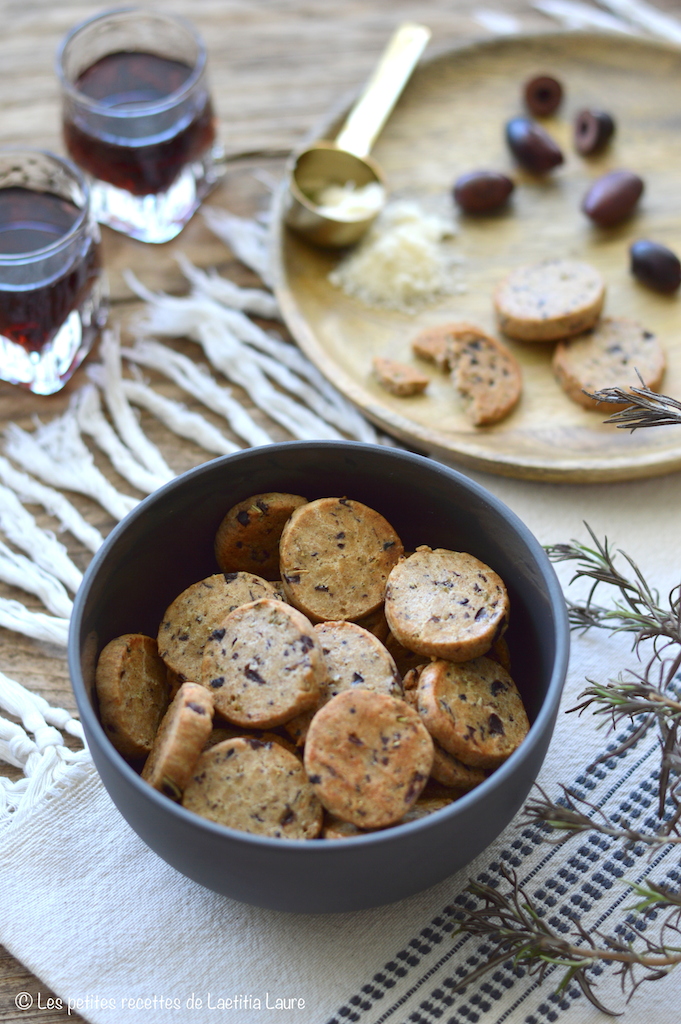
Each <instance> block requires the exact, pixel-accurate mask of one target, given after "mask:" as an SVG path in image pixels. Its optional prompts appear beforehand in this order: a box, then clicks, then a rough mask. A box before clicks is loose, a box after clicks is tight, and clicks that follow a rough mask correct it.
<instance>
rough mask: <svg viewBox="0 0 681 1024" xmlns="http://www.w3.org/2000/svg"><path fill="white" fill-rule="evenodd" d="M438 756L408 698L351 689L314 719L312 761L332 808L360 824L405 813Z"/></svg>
mask: <svg viewBox="0 0 681 1024" xmlns="http://www.w3.org/2000/svg"><path fill="white" fill-rule="evenodd" d="M432 763H433V743H432V740H431V738H430V736H429V734H428V730H427V729H426V728H425V726H424V724H423V722H422V721H421V719H420V718H419V716H418V714H417V713H416V712H415V711H414V710H413V709H412V708H410V707H409V705H408V704H406V703H405V702H404V701H403V700H400V699H399V698H396V697H390V696H389V695H388V694H385V693H372V692H371V691H370V690H361V689H358V690H349V691H348V690H346V691H345V692H344V693H339V694H338V695H337V696H336V697H333V698H332V699H331V700H330V701H329V702H328V704H325V705H324V707H323V708H321V710H320V711H318V712H317V714H316V715H315V717H314V718H313V720H312V724H311V725H310V729H309V731H308V734H307V742H306V744H305V769H306V771H307V774H308V778H309V780H310V782H311V783H312V785H313V787H314V790H315V792H316V793H317V796H318V797H319V799H320V800H321V802H322V804H323V805H324V807H325V808H326V809H327V811H330V812H331V814H335V815H336V816H337V817H339V818H342V819H343V820H344V821H349V822H351V823H352V824H353V825H357V826H358V827H359V828H382V827H383V826H385V825H391V824H393V822H396V821H399V820H400V819H401V818H403V817H404V815H405V814H406V813H407V811H408V810H409V809H410V808H411V807H412V805H413V804H414V803H415V802H416V800H417V799H418V797H419V795H420V793H421V791H422V789H423V787H424V786H425V784H426V782H427V781H428V776H429V775H430V769H431V767H432Z"/></svg>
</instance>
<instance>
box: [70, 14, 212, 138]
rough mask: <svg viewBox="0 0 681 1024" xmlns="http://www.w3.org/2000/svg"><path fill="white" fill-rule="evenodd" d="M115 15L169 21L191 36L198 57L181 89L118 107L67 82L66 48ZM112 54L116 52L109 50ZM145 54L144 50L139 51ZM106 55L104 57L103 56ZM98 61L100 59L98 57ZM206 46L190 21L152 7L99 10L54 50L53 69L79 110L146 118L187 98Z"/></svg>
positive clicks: (198, 75) (201, 68)
mask: <svg viewBox="0 0 681 1024" xmlns="http://www.w3.org/2000/svg"><path fill="white" fill-rule="evenodd" d="M118 14H142V15H145V16H147V17H149V16H151V17H154V18H159V19H161V20H164V21H168V22H172V23H173V24H175V25H179V26H180V27H181V28H183V29H184V31H185V32H186V33H187V34H188V35H189V36H191V38H192V39H193V40H194V42H195V43H196V47H197V55H196V60H195V61H194V65H193V67H192V70H191V74H190V75H189V77H188V78H187V80H186V81H185V82H184V83H183V84H182V85H181V86H180V88H179V89H175V90H174V91H173V92H171V93H168V95H167V96H164V97H163V99H160V100H150V101H149V102H148V103H137V104H134V105H130V106H120V107H107V106H105V105H104V104H103V103H101V102H100V101H99V100H95V99H93V98H92V97H91V96H86V94H85V93H83V92H81V91H80V90H79V89H78V88H77V87H76V86H75V85H74V84H73V82H70V81H69V79H68V78H67V76H66V73H65V71H64V66H63V62H64V55H65V53H66V49H67V47H68V46H69V45H70V44H71V43H72V42H73V40H74V39H75V38H76V36H77V35H78V34H79V33H80V32H82V31H83V30H84V29H86V28H88V27H89V26H90V25H93V24H95V23H96V22H98V21H104V20H105V19H106V18H111V17H112V16H113V15H118ZM111 52H112V53H114V52H117V51H113V50H112V51H111ZM140 52H144V51H140ZM104 56H106V54H105V55H104ZM100 59H101V58H100ZM206 59H207V55H206V47H205V44H204V42H203V39H202V38H201V36H200V35H199V32H198V30H197V29H196V28H195V27H194V26H193V25H192V23H191V22H190V21H188V20H187V19H186V18H183V17H182V16H181V15H179V14H166V13H165V12H163V11H157V10H154V9H153V8H147V7H112V8H109V9H108V10H106V11H101V12H100V13H99V14H94V15H92V16H91V17H89V18H85V19H84V20H83V21H80V22H79V23H78V24H77V25H74V27H73V28H72V29H71V30H70V32H68V33H67V34H66V35H65V36H64V38H63V39H62V41H61V43H60V44H59V46H58V47H57V53H56V55H55V70H56V73H57V78H58V79H59V83H60V85H61V88H62V91H63V92H64V93H67V94H68V95H69V96H70V97H71V99H73V100H75V101H76V102H77V103H78V104H79V105H80V106H81V107H86V108H87V109H88V110H91V111H92V112H94V113H97V114H102V115H105V116H106V117H113V118H121V119H123V118H130V117H134V116H138V117H147V116H149V115H150V114H156V113H161V112H163V111H166V110H170V109H172V107H174V106H175V105H176V104H177V103H179V102H181V101H182V100H183V99H185V98H186V96H187V95H188V94H189V93H190V92H191V91H192V89H193V88H194V86H195V85H196V84H197V82H198V81H199V80H200V78H201V76H202V75H203V73H204V71H205V69H206Z"/></svg>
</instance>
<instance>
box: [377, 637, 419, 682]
mask: <svg viewBox="0 0 681 1024" xmlns="http://www.w3.org/2000/svg"><path fill="white" fill-rule="evenodd" d="M384 642H385V647H386V650H387V651H388V653H389V654H391V655H392V657H393V659H394V661H395V664H396V665H397V671H398V672H399V673H400V675H401V676H402V682H403V683H404V681H405V679H406V677H407V675H408V673H409V672H411V671H412V669H418V668H420V666H421V665H425V664H426V663H427V662H428V660H429V659H428V655H427V654H417V652H416V651H410V650H409V648H408V647H404V646H403V644H401V643H400V642H399V640H398V639H397V638H396V637H395V636H394V634H393V633H390V632H389V633H388V636H387V638H386V640H385V641H384Z"/></svg>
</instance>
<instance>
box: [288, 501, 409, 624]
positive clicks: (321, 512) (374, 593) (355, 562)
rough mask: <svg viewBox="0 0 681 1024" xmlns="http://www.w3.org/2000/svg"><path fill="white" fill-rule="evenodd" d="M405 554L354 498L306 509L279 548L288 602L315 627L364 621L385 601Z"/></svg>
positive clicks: (389, 528) (295, 518)
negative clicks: (329, 622)
mask: <svg viewBox="0 0 681 1024" xmlns="http://www.w3.org/2000/svg"><path fill="white" fill-rule="evenodd" d="M403 551H404V547H403V545H402V541H401V540H400V538H399V537H398V535H397V533H396V532H395V530H394V529H393V527H392V526H391V525H390V523H389V522H388V521H387V520H386V519H384V518H383V516H382V515H380V513H378V512H376V511H375V510H374V509H372V508H369V507H368V506H367V505H363V504H362V503H361V502H359V501H353V500H352V499H351V498H319V499H318V500H317V501H311V502H309V503H308V504H307V505H302V506H301V507H300V508H297V509H296V511H295V512H294V513H293V515H292V516H291V518H290V519H289V521H288V522H287V524H286V526H285V527H284V530H283V533H282V535H281V541H280V544H279V555H280V563H281V578H282V582H283V584H284V591H285V593H286V596H287V598H288V600H289V601H290V602H291V604H292V605H295V607H296V608H299V609H300V611H302V612H303V613H304V614H305V615H307V616H308V618H310V619H311V620H312V621H313V622H325V621H327V620H329V619H333V620H337V619H351V620H355V619H361V618H363V617H364V616H365V615H370V614H371V612H373V611H375V610H376V609H377V608H379V607H380V605H381V604H382V602H383V595H384V593H385V584H386V580H387V579H388V574H389V573H390V570H391V569H392V567H393V566H394V565H395V564H396V563H397V562H398V561H399V559H400V558H401V556H402V554H403Z"/></svg>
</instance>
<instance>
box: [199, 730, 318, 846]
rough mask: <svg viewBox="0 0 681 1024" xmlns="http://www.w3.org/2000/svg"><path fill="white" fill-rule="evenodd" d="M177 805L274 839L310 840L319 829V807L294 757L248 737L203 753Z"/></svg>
mask: <svg viewBox="0 0 681 1024" xmlns="http://www.w3.org/2000/svg"><path fill="white" fill-rule="evenodd" d="M182 805H183V807H186V808H187V810H189V811H194V812H195V813H196V814H200V815H201V816H202V817H204V818H210V820H211V821H216V822H217V823H218V824H220V825H227V826H228V827H229V828H234V829H238V830H239V831H240V832H251V833H253V834H254V835H259V836H271V837H273V838H276V839H314V838H316V836H318V835H319V833H320V831H321V827H322V806H321V804H320V803H319V800H318V799H317V797H316V796H315V793H314V790H313V788H312V786H311V785H310V783H309V782H308V780H307V777H306V775H305V770H304V768H303V766H302V764H301V762H300V760H299V758H297V757H296V755H295V754H292V753H290V752H289V751H288V750H285V749H284V748H283V747H281V746H279V745H278V744H277V743H263V742H262V741H261V740H256V739H252V738H250V737H248V738H247V737H243V736H240V737H237V738H236V739H231V740H225V741H224V742H223V743H218V744H217V746H215V747H211V748H210V750H206V751H205V752H204V753H203V754H202V755H201V757H200V758H199V760H198V762H197V764H196V768H195V770H194V774H193V776H192V778H191V779H190V781H189V784H188V785H187V787H186V788H185V791H184V797H183V799H182Z"/></svg>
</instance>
